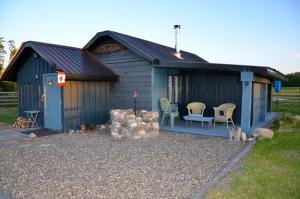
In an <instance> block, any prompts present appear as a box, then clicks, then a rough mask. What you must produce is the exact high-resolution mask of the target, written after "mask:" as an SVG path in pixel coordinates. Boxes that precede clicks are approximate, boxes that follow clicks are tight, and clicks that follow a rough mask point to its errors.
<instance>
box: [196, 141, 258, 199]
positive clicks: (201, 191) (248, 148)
mask: <svg viewBox="0 0 300 199" xmlns="http://www.w3.org/2000/svg"><path fill="white" fill-rule="evenodd" d="M255 143H256V141H253V142H251V143H250V144H248V145H247V146H245V147H244V148H243V149H242V150H241V151H240V153H239V154H238V155H237V156H235V157H234V158H232V159H231V160H230V161H229V162H228V163H227V164H226V165H225V166H224V167H223V169H221V170H220V171H219V172H218V173H217V174H216V175H215V176H214V177H213V178H211V179H210V180H209V181H208V182H207V183H206V184H205V185H204V186H203V187H202V188H200V189H199V190H198V191H197V192H195V193H194V194H193V195H192V197H191V198H192V199H198V198H204V196H205V195H206V194H207V193H208V191H210V190H211V189H212V188H214V187H215V186H216V185H217V184H218V183H219V181H220V180H221V179H222V178H224V177H225V175H226V174H228V173H229V171H230V170H231V169H232V168H233V167H234V166H235V165H236V164H237V163H238V162H239V161H240V160H241V159H242V158H243V157H244V156H245V155H246V154H248V153H249V152H250V151H251V149H252V147H253V146H254V144H255Z"/></svg>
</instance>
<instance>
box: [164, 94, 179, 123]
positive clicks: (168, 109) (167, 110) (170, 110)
mask: <svg viewBox="0 0 300 199" xmlns="http://www.w3.org/2000/svg"><path fill="white" fill-rule="evenodd" d="M160 109H161V111H162V119H161V123H162V124H163V122H164V120H165V118H166V117H169V118H170V121H171V127H172V128H173V127H174V119H175V118H178V120H180V118H179V112H178V106H177V105H174V104H173V105H171V104H170V102H169V100H168V99H167V98H161V99H160ZM179 122H180V121H179Z"/></svg>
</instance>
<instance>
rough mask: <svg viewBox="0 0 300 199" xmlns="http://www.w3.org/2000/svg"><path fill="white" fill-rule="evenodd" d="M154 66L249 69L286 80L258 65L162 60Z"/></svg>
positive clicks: (268, 68) (279, 74) (229, 69)
mask: <svg viewBox="0 0 300 199" xmlns="http://www.w3.org/2000/svg"><path fill="white" fill-rule="evenodd" d="M155 67H163V68H173V69H202V70H214V71H230V72H241V71H250V72H253V73H255V74H259V75H262V76H266V77H268V78H271V79H273V80H282V81H287V77H286V76H285V75H284V74H282V73H280V72H279V71H277V70H275V69H273V68H270V67H263V66H261V67H259V66H249V65H231V64H216V63H205V62H203V63H200V62H193V63H192V62H190V63H183V62H162V63H161V64H160V65H155Z"/></svg>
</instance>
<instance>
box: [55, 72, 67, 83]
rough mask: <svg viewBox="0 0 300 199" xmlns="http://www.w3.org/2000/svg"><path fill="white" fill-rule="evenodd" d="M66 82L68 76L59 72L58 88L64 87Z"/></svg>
mask: <svg viewBox="0 0 300 199" xmlns="http://www.w3.org/2000/svg"><path fill="white" fill-rule="evenodd" d="M65 80H66V75H65V73H64V72H61V71H58V72H57V83H58V86H64V85H65Z"/></svg>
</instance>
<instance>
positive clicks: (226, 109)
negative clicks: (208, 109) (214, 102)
mask: <svg viewBox="0 0 300 199" xmlns="http://www.w3.org/2000/svg"><path fill="white" fill-rule="evenodd" d="M235 107H236V105H235V104H232V103H225V104H221V105H220V106H218V107H214V111H215V116H214V126H215V125H216V122H223V123H224V124H225V122H226V126H227V128H228V123H232V125H233V126H234V122H233V119H232V115H233V111H234V109H235Z"/></svg>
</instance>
